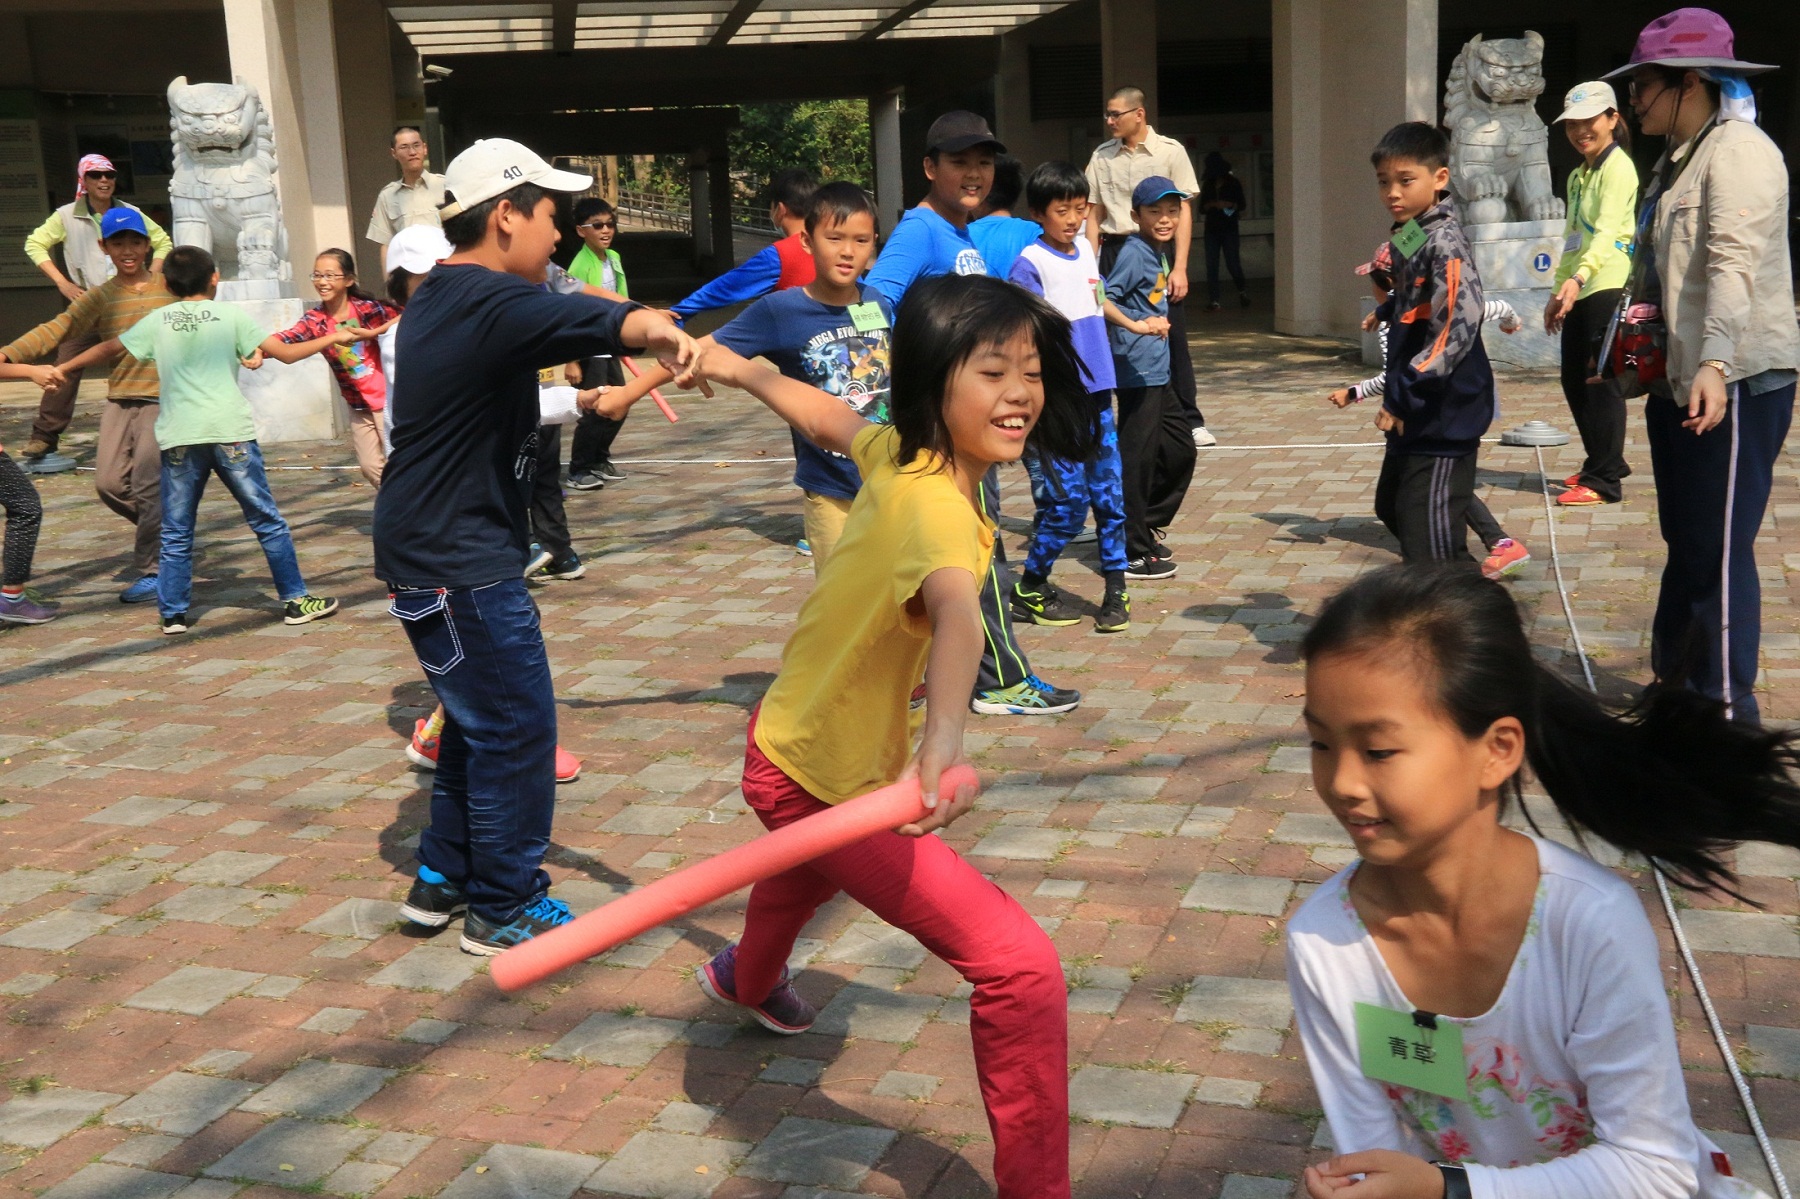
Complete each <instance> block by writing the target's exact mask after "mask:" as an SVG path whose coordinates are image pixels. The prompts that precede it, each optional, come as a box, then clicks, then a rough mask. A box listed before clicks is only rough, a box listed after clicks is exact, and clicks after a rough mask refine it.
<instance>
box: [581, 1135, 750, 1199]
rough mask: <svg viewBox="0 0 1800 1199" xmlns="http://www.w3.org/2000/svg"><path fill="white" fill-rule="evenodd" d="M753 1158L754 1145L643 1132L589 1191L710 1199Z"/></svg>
mask: <svg viewBox="0 0 1800 1199" xmlns="http://www.w3.org/2000/svg"><path fill="white" fill-rule="evenodd" d="M749 1152H750V1142H748V1141H722V1140H717V1139H714V1138H712V1137H696V1136H682V1135H680V1134H677V1133H672V1132H640V1133H638V1134H637V1135H635V1136H633V1137H632V1138H631V1139H630V1140H629V1141H626V1142H625V1146H624V1148H622V1149H620V1150H619V1151H618V1152H617V1153H615V1154H613V1156H612V1158H611V1159H610V1160H608V1161H607V1163H606V1164H605V1165H603V1166H601V1167H600V1169H599V1170H597V1171H595V1173H594V1175H593V1177H592V1178H591V1179H590V1180H589V1181H588V1189H589V1190H594V1191H606V1192H609V1193H611V1194H616V1195H640V1196H644V1197H645V1199H706V1196H708V1195H710V1194H712V1193H713V1191H714V1190H715V1189H717V1187H718V1185H719V1184H720V1183H721V1182H724V1181H725V1179H726V1178H727V1177H729V1175H730V1171H731V1164H732V1163H733V1162H734V1161H736V1160H737V1159H739V1158H741V1157H743V1156H744V1155H745V1154H747V1153H749ZM702 1170H704V1173H702Z"/></svg>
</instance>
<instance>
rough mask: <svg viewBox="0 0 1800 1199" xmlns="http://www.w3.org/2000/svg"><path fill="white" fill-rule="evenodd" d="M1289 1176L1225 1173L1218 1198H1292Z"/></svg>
mask: <svg viewBox="0 0 1800 1199" xmlns="http://www.w3.org/2000/svg"><path fill="white" fill-rule="evenodd" d="M1293 1194H1294V1182H1293V1180H1292V1179H1290V1178H1265V1177H1263V1176H1262V1175H1260V1174H1227V1175H1226V1176H1225V1185H1224V1186H1223V1187H1222V1188H1220V1190H1219V1199H1292V1196H1293Z"/></svg>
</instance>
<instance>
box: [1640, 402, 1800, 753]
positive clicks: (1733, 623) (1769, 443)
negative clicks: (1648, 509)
mask: <svg viewBox="0 0 1800 1199" xmlns="http://www.w3.org/2000/svg"><path fill="white" fill-rule="evenodd" d="M1730 395H1731V403H1730V406H1729V407H1728V409H1727V411H1726V414H1725V419H1724V420H1723V421H1722V422H1720V424H1719V426H1718V427H1717V428H1716V429H1713V430H1712V431H1711V432H1709V433H1706V434H1704V435H1702V436H1699V437H1696V436H1694V434H1693V433H1692V432H1691V431H1690V430H1687V429H1684V428H1682V427H1681V422H1682V421H1683V420H1685V419H1687V406H1686V405H1685V404H1676V403H1673V402H1671V401H1669V400H1666V399H1660V398H1658V397H1656V396H1651V397H1649V398H1648V399H1647V400H1646V401H1645V402H1644V423H1645V425H1646V427H1647V428H1648V431H1649V434H1650V465H1651V469H1652V470H1653V471H1654V472H1655V476H1656V508H1657V522H1658V524H1660V526H1661V528H1662V538H1663V543H1664V544H1665V545H1667V546H1668V547H1669V560H1668V562H1667V563H1666V564H1665V565H1664V566H1663V574H1662V590H1661V592H1660V593H1659V594H1658V595H1657V598H1656V617H1655V619H1654V621H1653V622H1652V624H1651V626H1650V667H1651V669H1652V670H1653V671H1654V672H1655V673H1656V677H1657V678H1658V679H1659V680H1661V681H1664V682H1671V683H1673V682H1681V683H1685V684H1686V685H1687V686H1689V687H1692V688H1693V689H1694V690H1696V691H1698V692H1700V693H1701V694H1703V695H1710V696H1712V697H1713V698H1715V699H1723V700H1725V701H1726V702H1727V703H1728V704H1730V705H1731V708H1732V715H1734V716H1735V717H1736V718H1737V719H1739V720H1744V721H1759V720H1760V719H1761V712H1760V709H1759V708H1758V706H1757V702H1756V667H1757V655H1758V651H1759V650H1760V649H1761V646H1762V586H1761V584H1760V582H1759V581H1758V580H1757V577H1756V532H1757V530H1758V529H1759V528H1761V527H1762V519H1763V512H1764V510H1765V509H1766V508H1767V507H1768V504H1769V488H1770V486H1771V484H1772V483H1773V481H1774V474H1775V463H1776V461H1777V459H1779V457H1780V455H1781V443H1782V442H1783V441H1784V440H1786V438H1787V433H1788V425H1789V423H1790V422H1791V421H1792V420H1793V417H1794V385H1793V384H1791V383H1790V384H1788V385H1787V386H1786V387H1783V388H1779V389H1777V390H1775V391H1770V392H1765V393H1763V394H1762V395H1758V396H1753V395H1749V394H1747V393H1746V392H1745V391H1744V390H1743V388H1742V387H1740V386H1734V387H1732V388H1731V392H1730ZM1727 677H1729V683H1728V682H1727Z"/></svg>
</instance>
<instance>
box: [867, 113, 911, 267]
mask: <svg viewBox="0 0 1800 1199" xmlns="http://www.w3.org/2000/svg"><path fill="white" fill-rule="evenodd" d="M902 94H903V93H902V92H900V91H892V92H888V93H887V94H886V95H882V96H871V97H870V98H869V137H870V141H871V142H872V143H873V145H874V148H875V209H876V211H877V212H878V213H880V215H881V220H880V221H879V222H878V224H879V225H880V227H881V233H882V235H883V236H884V237H885V236H886V235H887V234H889V233H892V232H893V231H894V226H895V225H897V224H899V223H900V210H901V208H902V207H904V206H905V203H906V201H905V199H904V198H903V195H904V193H903V192H902V190H901V189H902V187H903V186H904V181H905V179H906V165H905V164H904V163H902V162H901V161H900V97H901V95H902Z"/></svg>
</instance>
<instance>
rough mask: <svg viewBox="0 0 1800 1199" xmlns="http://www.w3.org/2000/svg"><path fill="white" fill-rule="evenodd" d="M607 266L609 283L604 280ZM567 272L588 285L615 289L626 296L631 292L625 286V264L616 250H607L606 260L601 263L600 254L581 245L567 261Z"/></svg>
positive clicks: (610, 289)
mask: <svg viewBox="0 0 1800 1199" xmlns="http://www.w3.org/2000/svg"><path fill="white" fill-rule="evenodd" d="M609 266H610V267H611V268H612V275H613V277H612V282H610V283H609V282H607V281H606V267H609ZM569 274H570V275H572V276H574V277H575V278H577V279H579V280H581V281H582V282H583V283H585V284H587V285H588V286H589V287H604V288H606V290H608V291H616V292H618V293H619V294H620V295H622V296H625V297H627V298H629V297H630V295H631V292H630V291H628V290H626V287H625V264H624V263H622V262H620V261H619V252H618V251H617V250H608V251H607V252H606V262H605V264H604V265H602V263H601V262H600V256H599V255H598V254H596V253H594V252H593V251H592V250H590V249H589V248H588V247H586V246H583V247H581V252H580V253H579V254H577V255H575V258H574V260H573V261H572V262H570V263H569Z"/></svg>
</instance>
